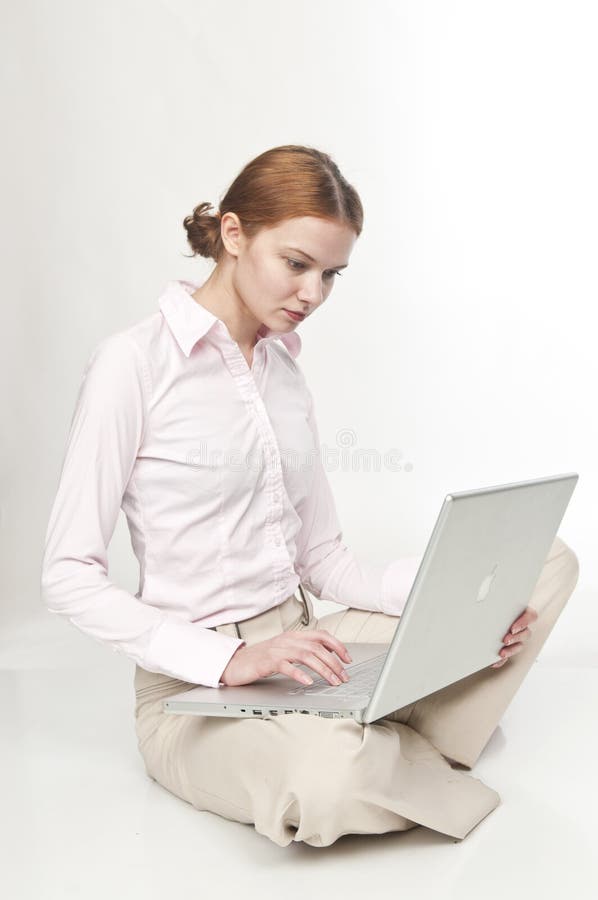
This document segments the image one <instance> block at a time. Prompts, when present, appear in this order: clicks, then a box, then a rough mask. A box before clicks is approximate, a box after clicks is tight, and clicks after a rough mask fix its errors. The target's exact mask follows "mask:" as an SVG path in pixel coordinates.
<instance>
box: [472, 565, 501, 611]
mask: <svg viewBox="0 0 598 900" xmlns="http://www.w3.org/2000/svg"><path fill="white" fill-rule="evenodd" d="M497 569H498V563H494V568H493V569H492V571H491V572H490V574H489V575H486V577H485V578H484V580H483V581H482V583H481V585H480V589H479V591H478V596H477V597H476V598H475V599H476V603H481V602H482V600H485V599H486V597H487V596H488V594H489V593H490V588H491V586H492V582H493V581H494V576H495V575H496V570H497Z"/></svg>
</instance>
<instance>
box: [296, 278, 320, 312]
mask: <svg viewBox="0 0 598 900" xmlns="http://www.w3.org/2000/svg"><path fill="white" fill-rule="evenodd" d="M310 276H311V277H306V278H305V279H304V281H303V283H302V285H301V288H300V290H299V292H298V293H297V299H298V300H299V301H300V303H302V304H307V308H306V307H305V306H304V308H303V312H304V313H309V312H311V311H312V310H313V309H315V308H316V307H318V306H319V305H320V303H322V302H323V300H324V290H323V287H322V281H321V279H320V278H319V277H318V276H317V275H312V274H311V273H310Z"/></svg>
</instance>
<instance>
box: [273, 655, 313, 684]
mask: <svg viewBox="0 0 598 900" xmlns="http://www.w3.org/2000/svg"><path fill="white" fill-rule="evenodd" d="M278 671H279V672H280V673H281V674H282V675H288V676H289V678H292V679H293V680H294V681H298V682H299V684H313V678H310V676H309V675H308V674H307V672H303V671H302V670H301V669H298V668H297V666H294V665H293V664H292V663H291V662H289V661H288V659H281V660H280V662H279V663H278Z"/></svg>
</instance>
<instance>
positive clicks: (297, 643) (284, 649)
mask: <svg viewBox="0 0 598 900" xmlns="http://www.w3.org/2000/svg"><path fill="white" fill-rule="evenodd" d="M290 635H293V637H294V640H290V639H289V638H290ZM290 635H287V640H286V641H285V642H284V644H283V645H280V646H279V647H278V648H277V649H278V652H279V653H281V654H283V655H284V657H285V658H286V659H287V660H289V661H290V662H295V663H300V664H301V665H306V666H309V667H310V668H312V669H313V670H314V671H316V672H318V674H319V675H321V676H322V677H323V678H325V679H326V680H327V681H329V682H330V684H335V685H339V684H340V683H341V681H348V680H349V676H348V675H347V674H346V673H345V670H344V668H343V665H342V663H341V662H340V660H339V659H337V657H335V656H334V655H333V654H332V653H330V652H329V651H328V650H326V648H325V647H323V646H322V644H321V643H319V642H316V643H314V642H311V643H309V644H308V645H307V646H306V642H302V641H301V640H300V636H301V632H291V633H290ZM314 660H317V662H316V664H315V665H314ZM335 679H336V680H335Z"/></svg>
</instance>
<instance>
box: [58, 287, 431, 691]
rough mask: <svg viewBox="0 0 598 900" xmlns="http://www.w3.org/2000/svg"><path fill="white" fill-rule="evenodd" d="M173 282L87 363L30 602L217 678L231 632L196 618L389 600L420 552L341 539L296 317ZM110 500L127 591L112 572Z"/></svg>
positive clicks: (152, 664) (200, 677)
mask: <svg viewBox="0 0 598 900" xmlns="http://www.w3.org/2000/svg"><path fill="white" fill-rule="evenodd" d="M197 287H199V284H194V283H191V282H188V281H170V282H168V283H167V285H166V287H165V290H164V292H163V293H162V296H161V297H160V299H159V311H156V312H154V313H153V314H151V315H149V316H147V317H146V318H144V319H142V320H141V321H139V322H138V323H136V324H134V325H133V326H131V327H129V328H126V329H125V330H123V331H120V332H117V333H115V334H112V335H110V336H109V337H106V338H104V340H102V341H101V342H100V343H99V344H98V345H97V347H96V349H95V350H94V352H93V353H92V354H91V357H90V358H89V360H88V362H87V364H86V367H85V370H84V372H83V378H82V383H81V386H80V389H79V393H78V397H77V402H76V407H75V411H74V414H73V418H72V420H71V425H70V432H69V435H68V440H67V445H66V451H65V456H64V462H63V466H62V471H61V475H60V481H59V485H58V491H57V494H56V498H55V500H54V504H53V507H52V511H51V515H50V520H49V523H48V529H47V534H46V545H45V553H44V559H43V564H42V579H41V592H42V599H43V601H44V603H45V604H46V606H47V607H48V609H49V610H50V611H51V612H53V613H59V614H61V615H64V616H66V617H67V618H68V619H69V620H70V621H71V622H72V623H73V624H74V625H75V626H76V627H77V628H79V629H80V630H81V631H82V632H84V633H86V634H88V635H90V636H92V637H94V638H96V639H97V640H99V641H102V642H104V643H106V644H108V645H110V646H112V647H113V648H114V649H115V650H120V651H121V652H123V653H125V654H126V655H127V656H128V657H130V658H131V659H132V660H134V661H135V662H136V663H137V664H138V665H140V666H141V667H142V668H144V669H147V670H148V671H151V672H161V673H164V674H166V675H170V676H172V677H174V678H180V679H183V680H184V681H188V682H191V683H193V684H204V685H208V686H211V687H217V686H218V685H219V684H220V676H221V675H222V672H223V671H224V669H225V668H226V665H227V664H228V662H229V660H230V658H231V656H232V655H233V653H234V652H235V650H236V649H237V648H238V647H239V646H240V645H242V644H243V643H244V642H243V640H242V639H240V638H234V637H229V636H228V635H224V634H219V633H218V632H216V631H211V630H209V629H210V626H215V625H219V624H222V623H230V622H236V621H241V620H243V619H248V618H250V617H252V616H255V615H258V614H259V613H261V612H264V611H265V610H268V609H271V608H272V607H274V606H277V605H278V604H280V603H282V602H283V601H284V600H285V599H286V598H287V597H289V596H290V595H291V594H293V593H295V591H296V590H297V586H298V584H299V583H301V584H302V585H304V586H305V587H306V588H307V589H308V590H309V591H310V592H311V593H312V594H313V595H314V596H316V597H319V598H321V599H322V600H333V601H335V602H336V603H339V604H341V605H343V606H349V607H355V608H357V609H365V610H374V611H381V612H386V613H389V614H391V615H399V614H400V613H401V611H402V609H403V607H404V604H405V600H406V598H407V595H408V593H409V589H410V588H411V585H412V583H413V580H414V578H415V574H416V572H417V568H418V566H419V563H420V560H421V557H406V558H403V559H398V560H394V561H392V562H390V563H389V564H387V565H377V564H373V563H366V562H360V561H359V560H357V559H356V558H355V556H354V554H353V553H352V552H351V550H350V549H349V548H348V547H347V546H346V544H344V543H343V541H342V531H341V527H340V524H339V521H338V518H337V513H336V509H335V504H334V499H333V496H332V493H331V490H330V485H329V483H328V479H327V476H326V473H325V470H324V467H323V464H322V460H321V457H320V444H319V438H318V429H317V426H316V418H315V413H314V403H313V398H312V395H311V392H310V390H309V388H308V387H307V384H306V381H305V378H304V375H303V372H302V371H301V369H300V368H299V365H298V363H297V355H298V354H299V352H300V349H301V339H300V337H299V335H298V334H297V333H296V332H288V333H287V332H273V331H271V330H269V329H266V328H265V327H264V326H262V328H261V329H260V331H259V332H258V341H257V343H256V345H255V347H254V351H253V362H252V365H251V368H250V367H249V366H248V364H247V361H246V359H245V357H244V356H243V354H242V353H241V351H240V349H239V346H238V344H237V343H236V342H235V341H234V340H233V339H232V337H231V335H230V333H229V331H228V328H227V327H226V325H225V324H224V322H223V321H222V320H220V319H218V318H217V317H216V316H215V315H213V314H212V313H211V312H209V311H208V310H207V309H205V307H203V306H200V305H199V304H198V303H197V302H196V301H195V300H194V299H193V298H192V297H191V296H190V295H191V293H192V292H193V291H194V290H195V289H196V288H197ZM121 508H122V509H123V511H124V513H125V516H126V519H127V523H128V527H129V531H130V535H131V543H132V547H133V550H134V553H135V556H136V557H137V559H138V561H139V571H140V580H139V590H138V592H137V593H136V594H135V595H132V594H130V593H129V592H128V591H126V590H124V589H123V588H121V587H119V586H118V585H116V584H114V583H113V582H112V581H111V580H110V579H109V577H108V557H107V549H108V545H109V543H110V540H111V538H112V534H113V532H114V528H115V525H116V521H117V517H118V515H119V510H120V509H121Z"/></svg>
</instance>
